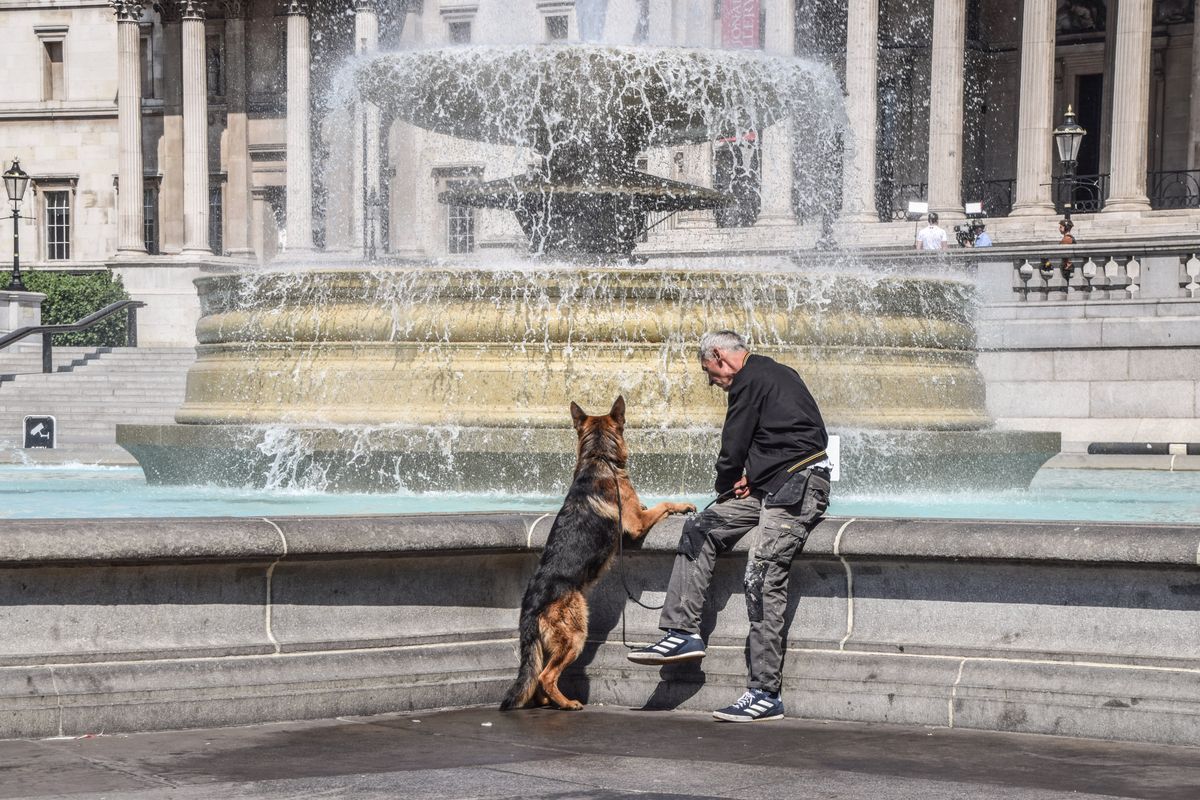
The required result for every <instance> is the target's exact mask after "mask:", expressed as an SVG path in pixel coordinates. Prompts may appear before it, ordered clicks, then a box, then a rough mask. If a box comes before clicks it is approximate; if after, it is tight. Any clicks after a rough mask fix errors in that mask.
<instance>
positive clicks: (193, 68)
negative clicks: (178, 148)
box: [177, 0, 211, 255]
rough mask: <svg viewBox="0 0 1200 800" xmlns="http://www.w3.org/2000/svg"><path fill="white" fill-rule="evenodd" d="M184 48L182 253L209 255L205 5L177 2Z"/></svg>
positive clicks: (196, 0) (187, 0)
mask: <svg viewBox="0 0 1200 800" xmlns="http://www.w3.org/2000/svg"><path fill="white" fill-rule="evenodd" d="M177 5H178V6H179V15H180V17H181V18H182V21H181V22H180V31H181V41H182V48H183V252H184V253H190V254H193V255H199V254H201V253H204V254H209V253H211V250H210V248H209V246H208V85H207V74H206V72H205V65H204V3H203V2H202V0H178V3H177Z"/></svg>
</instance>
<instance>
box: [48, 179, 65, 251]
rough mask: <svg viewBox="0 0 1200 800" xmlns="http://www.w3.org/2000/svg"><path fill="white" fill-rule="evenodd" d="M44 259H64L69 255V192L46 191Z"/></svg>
mask: <svg viewBox="0 0 1200 800" xmlns="http://www.w3.org/2000/svg"><path fill="white" fill-rule="evenodd" d="M45 198H46V200H45V203H46V259H47V260H49V261H66V260H67V259H69V258H70V257H71V193H70V192H69V191H53V192H46V194H45Z"/></svg>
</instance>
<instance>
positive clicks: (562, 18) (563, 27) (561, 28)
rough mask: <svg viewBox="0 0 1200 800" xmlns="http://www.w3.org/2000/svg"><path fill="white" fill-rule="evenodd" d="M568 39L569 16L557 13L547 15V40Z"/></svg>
mask: <svg viewBox="0 0 1200 800" xmlns="http://www.w3.org/2000/svg"><path fill="white" fill-rule="evenodd" d="M566 40H567V17H566V15H556V16H553V17H546V41H547V42H565V41H566Z"/></svg>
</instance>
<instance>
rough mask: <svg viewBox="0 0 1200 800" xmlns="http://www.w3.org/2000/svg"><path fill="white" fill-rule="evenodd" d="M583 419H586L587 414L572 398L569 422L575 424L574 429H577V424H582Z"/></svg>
mask: <svg viewBox="0 0 1200 800" xmlns="http://www.w3.org/2000/svg"><path fill="white" fill-rule="evenodd" d="M585 419H587V414H585V413H584V411H583V409H582V408H580V407H579V404H578V403H576V402H575V401H574V400H572V401H571V424H572V425H574V426H575V429H576V430H579V426H580V425H582V424H583V421H584V420H585Z"/></svg>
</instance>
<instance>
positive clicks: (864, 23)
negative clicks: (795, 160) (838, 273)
mask: <svg viewBox="0 0 1200 800" xmlns="http://www.w3.org/2000/svg"><path fill="white" fill-rule="evenodd" d="M878 72H879V0H850V7H849V9H848V15H847V28H846V116H847V117H848V118H849V123H850V129H849V134H850V135H849V136H848V137H847V141H846V143H845V154H844V162H843V166H842V184H843V188H842V218H843V219H844V220H846V221H847V222H878V221H879V214H878V212H877V211H876V209H875V136H876V131H875V128H876V124H877V120H876V116H877V98H876V92H877V87H878Z"/></svg>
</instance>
